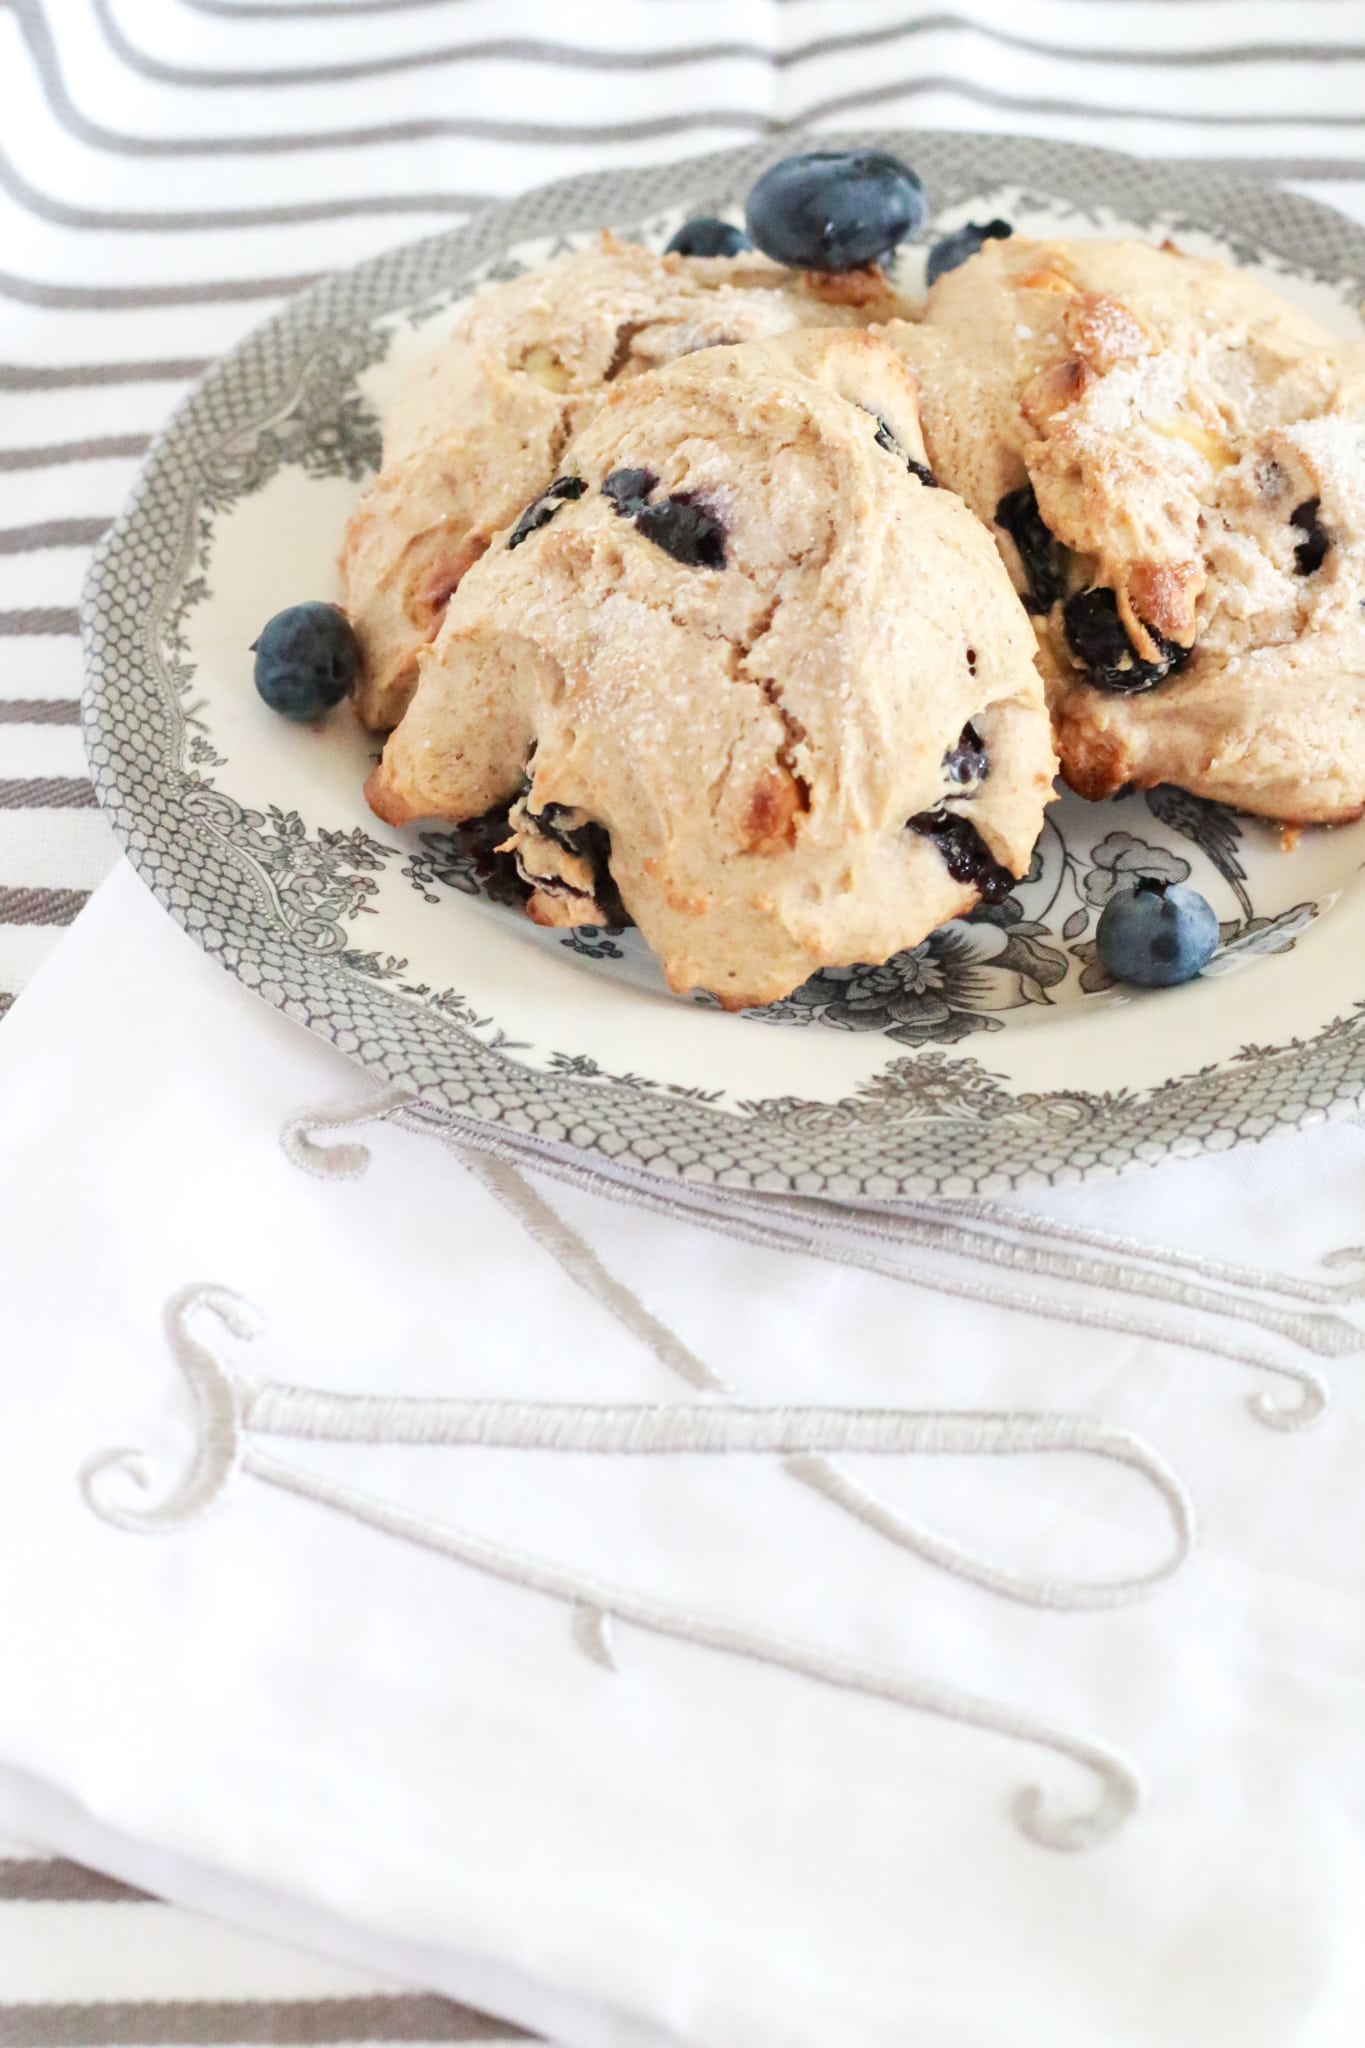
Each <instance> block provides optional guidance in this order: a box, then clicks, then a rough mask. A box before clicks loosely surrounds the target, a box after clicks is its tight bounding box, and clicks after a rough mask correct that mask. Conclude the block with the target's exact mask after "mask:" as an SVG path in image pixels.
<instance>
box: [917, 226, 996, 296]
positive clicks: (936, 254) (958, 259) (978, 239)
mask: <svg viewBox="0 0 1365 2048" xmlns="http://www.w3.org/2000/svg"><path fill="white" fill-rule="evenodd" d="M1013 233H1014V229H1013V228H1012V227H1011V226H1010V224H1009V222H1008V221H1007V220H988V221H987V222H986V225H985V227H984V228H979V227H978V226H977V224H976V222H975V221H974V220H969V221H968V222H967V225H966V227H963V228H954V229H953V232H952V233H951V234H950V235H945V236H944V237H943V239H942V241H941V242H935V244H934V246H933V248H932V249H931V250H930V251H929V262H928V266H927V267H926V269H925V273H924V276H925V282H926V283H928V284H934V283H936V282H937V280H938V279H939V278H940V277H942V275H943V273H944V271H945V270H956V269H957V267H958V265H959V264H961V263H965V262H966V261H967V258H968V257H969V256H975V255H977V254H979V252H980V251H981V250H982V249H983V248H984V247H985V245H986V243H987V242H1003V241H1004V240H1005V239H1006V237H1007V236H1009V235H1012V234H1013Z"/></svg>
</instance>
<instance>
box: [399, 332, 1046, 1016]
mask: <svg viewBox="0 0 1365 2048" xmlns="http://www.w3.org/2000/svg"><path fill="white" fill-rule="evenodd" d="M1034 652H1035V650H1034V643H1033V636H1032V633H1031V631H1030V628H1029V623H1028V620H1027V618H1026V616H1025V614H1024V612H1023V610H1022V608H1021V606H1020V603H1019V600H1018V599H1017V597H1016V596H1015V593H1014V591H1013V589H1012V588H1011V586H1010V581H1009V577H1008V575H1007V574H1006V572H1005V570H1004V567H1003V565H1002V564H1001V562H1000V559H999V556H998V555H997V553H996V551H995V548H994V546H993V544H992V541H991V537H990V534H989V533H988V531H987V530H986V528H984V527H983V526H981V525H980V524H979V522H978V521H977V520H975V519H974V518H973V517H972V515H971V514H970V513H969V512H968V511H967V509H966V507H965V506H964V505H963V504H962V503H961V502H960V501H959V500H958V499H956V498H955V497H953V496H952V495H951V494H950V493H949V492H947V491H944V490H939V489H936V488H933V487H932V480H931V479H929V477H928V471H927V469H926V468H925V467H924V448H923V442H922V440H921V437H920V429H919V419H918V412H917V406H916V399H915V386H914V380H913V377H912V376H911V375H910V373H909V372H908V371H907V369H906V367H905V365H904V364H903V363H902V362H901V361H899V359H898V358H897V357H896V356H895V355H894V354H893V353H892V352H891V351H890V350H889V349H888V348H887V347H886V346H885V344H884V343H883V342H881V341H879V340H878V339H877V338H876V337H875V336H873V335H872V334H870V333H867V332H848V331H845V332H836V331H827V332H823V333H806V334H802V335H791V336H787V337H784V338H783V339H781V340H776V341H771V342H759V343H751V344H748V345H746V346H743V347H737V348H718V349H714V350H711V351H708V352H707V353H706V354H705V355H696V356H689V357H687V358H686V359H684V360H682V361H679V362H675V363H673V364H672V365H670V366H669V367H667V368H665V369H662V370H659V371H657V372H655V373H654V374H652V375H649V376H642V377H640V378H638V379H635V380H633V381H632V382H631V383H630V384H629V385H627V386H620V387H618V388H617V389H616V390H615V391H614V392H613V393H612V395H611V397H610V398H609V399H608V401H607V402H606V403H605V405H604V406H603V407H602V408H601V410H600V411H599V412H598V414H597V417H596V418H595V419H594V421H593V423H592V424H591V426H589V428H588V429H587V430H586V432H585V433H584V434H583V435H582V436H581V437H580V439H579V440H578V441H577V442H575V443H574V445H573V446H572V448H571V449H570V450H569V451H568V452H567V454H566V455H565V458H564V467H563V474H562V475H561V476H560V477H559V478H558V479H557V480H556V484H555V488H554V491H553V492H552V493H551V494H550V495H548V496H547V497H546V498H544V499H543V500H542V501H541V502H540V503H539V504H538V505H534V506H532V507H531V508H529V510H528V511H527V512H526V513H525V514H523V516H522V518H521V519H520V520H519V521H518V522H517V524H516V526H515V527H513V528H511V529H510V530H508V531H505V532H504V533H502V534H500V535H499V536H497V538H496V539H495V540H494V542H493V545H492V547H491V548H490V549H489V551H488V552H487V553H486V554H485V555H484V556H483V558H482V559H481V560H480V561H479V562H478V563H477V564H476V565H475V566H474V568H472V569H471V570H470V572H469V574H468V575H467V576H466V578H465V580H464V582H463V583H462V584H461V586H460V589H459V591H458V593H457V594H456V596H455V598H454V599H453V601H452V603H451V605H450V608H449V611H448V613H447V616H446V619H445V623H444V625H443V626H442V628H441V632H440V634H439V636H438V638H437V640H436V642H435V643H434V645H433V646H432V648H431V649H430V650H429V651H428V652H427V654H426V655H425V656H424V659H423V663H422V669H421V679H420V682H419V685H418V689H417V694H416V696H415V698H414V700H413V703H412V707H411V709H410V710H409V712H408V714H407V716H406V717H405V719H404V720H403V723H402V724H401V725H400V726H399V728H398V730H397V732H395V733H394V734H393V735H392V737H391V738H390V740H389V742H388V745H387V746H386V748H385V750H384V755H383V759H382V762H381V764H380V766H379V768H378V769H377V770H376V771H375V774H374V775H373V777H372V778H371V782H370V785H369V791H368V793H369V796H370V801H371V803H372V804H373V805H374V808H375V809H376V810H377V811H378V813H379V815H380V816H381V817H383V818H385V819H386V820H388V821H389V822H390V823H401V822H403V821H406V820H409V819H413V818H427V817H434V818H445V819H451V820H463V819H467V818H471V817H474V816H477V815H480V814H482V813H484V812H487V811H489V810H490V809H493V808H494V807H496V806H498V805H500V804H505V803H509V802H510V803H512V804H513V810H512V817H511V831H512V835H513V841H514V844H515V847H516V851H517V855H518V860H519V863H520V865H521V868H522V871H523V874H524V875H525V876H526V878H527V879H528V880H529V881H530V882H531V884H532V886H533V889H534V892H535V893H534V894H533V896H532V899H531V914H532V916H533V917H535V918H536V919H537V921H539V922H541V923H545V924H565V925H568V924H584V923H586V924H601V923H603V922H608V921H610V920H611V914H612V911H613V909H614V908H615V905H614V902H613V900H612V899H613V895H614V892H619V896H620V898H621V900H622V901H623V903H624V906H625V909H626V910H627V911H628V912H629V913H630V915H631V916H632V917H633V918H634V920H635V921H636V923H637V924H638V925H639V927H640V929H641V931H642V932H643V934H644V936H645V938H646V939H647V940H648V942H649V944H650V945H651V947H652V948H653V949H654V951H655V953H656V954H657V955H658V956H659V958H660V960H661V962H662V964H663V968H664V972H665V974H666V976H667V978H668V981H669V983H670V984H671V986H672V987H674V988H675V989H678V990H686V989H692V988H698V989H705V990H709V991H710V992H712V993H713V994H715V995H716V996H717V997H719V999H720V1000H721V1001H722V1002H723V1003H724V1004H725V1005H726V1006H727V1007H733V1008H738V1007H743V1006H745V1005H749V1004H759V1003H766V1002H771V1001H773V1000H775V999H776V998H778V997H780V996H783V995H786V994H788V993H789V992H790V991H791V990H792V989H793V988H795V987H797V986H798V985H799V984H800V983H801V982H803V981H805V980H806V979H807V978H808V977H809V976H810V975H811V974H812V973H814V972H815V971H816V970H817V969H818V968H820V967H824V966H831V965H843V964H849V963H854V962H868V963H876V962H880V961H882V960H885V959H886V958H888V957H889V956H890V955H891V954H892V953H895V952H897V951H899V950H900V949H901V948H903V947H905V946H910V945H914V944H916V943H918V942H919V941H920V940H921V939H923V938H924V937H925V936H926V935H927V934H928V933H929V932H931V931H933V930H934V929H935V928H936V927H937V926H938V925H940V924H942V923H944V922H945V921H946V920H947V919H949V918H952V917H954V916H957V915H960V914H962V913H964V912H966V911H967V910H969V909H971V908H972V906H973V905H974V904H975V903H976V902H977V901H978V900H979V899H980V897H981V896H982V895H983V894H985V895H987V896H991V897H995V896H998V895H999V894H1002V893H1003V892H1004V890H1005V889H1007V888H1008V886H1009V881H1010V878H1011V877H1012V876H1018V875H1022V874H1023V873H1024V872H1025V871H1026V870H1027V868H1028V865H1029V860H1030V856H1031V854H1032V852H1033V848H1034V844H1035V842H1036V840H1037V837H1038V833H1039V830H1040V828H1041V825H1042V818H1043V808H1044V805H1045V804H1046V803H1047V801H1048V798H1049V796H1050V794H1051V782H1052V775H1053V772H1054V767H1055V761H1054V756H1053V752H1052V744H1051V738H1050V733H1049V728H1048V720H1047V712H1046V707H1045V705H1044V701H1043V691H1042V682H1041V678H1040V676H1039V674H1038V670H1037V666H1036V663H1035V660H1034ZM608 854H609V870H608V867H607V858H608Z"/></svg>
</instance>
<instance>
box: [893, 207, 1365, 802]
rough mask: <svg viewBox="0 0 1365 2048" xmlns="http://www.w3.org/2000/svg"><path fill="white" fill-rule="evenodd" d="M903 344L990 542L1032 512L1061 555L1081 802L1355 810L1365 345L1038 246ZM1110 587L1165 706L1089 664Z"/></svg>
mask: <svg viewBox="0 0 1365 2048" xmlns="http://www.w3.org/2000/svg"><path fill="white" fill-rule="evenodd" d="M889 338H890V339H891V340H892V342H893V344H894V345H895V346H896V347H897V348H898V349H900V350H901V351H902V352H903V353H904V354H905V355H906V356H907V358H908V359H909V360H910V361H911V362H912V363H913V364H914V365H915V367H916V369H917V371H918V373H919V375H920V378H921V382H922V387H923V389H922V408H923V415H924V422H925V436H926V441H927V443H928V446H929V450H930V455H931V459H932V460H933V462H934V464H935V467H936V468H937V469H938V471H939V473H940V474H941V475H942V476H943V478H944V480H945V481H946V482H948V483H949V484H950V485H952V487H953V488H954V489H956V490H959V491H960V492H961V493H962V495H963V496H964V497H965V498H966V500H967V502H968V503H969V504H970V505H971V506H972V508H973V510H974V511H975V512H976V513H977V514H978V516H979V517H981V518H982V519H986V520H992V521H993V520H994V519H995V518H996V515H997V513H998V512H1000V509H1001V505H1002V501H1008V500H1009V499H1010V495H1011V494H1017V493H1030V492H1031V493H1032V497H1033V499H1034V501H1035V502H1036V507H1037V512H1038V515H1039V518H1040V519H1041V521H1042V524H1043V527H1044V528H1045V529H1046V531H1047V533H1050V534H1051V535H1052V536H1053V538H1054V540H1055V541H1056V542H1057V543H1059V544H1060V547H1059V550H1058V552H1057V555H1056V563H1057V576H1058V579H1059V582H1058V587H1057V590H1056V591H1047V590H1044V591H1043V592H1042V593H1041V597H1042V599H1043V604H1042V605H1041V607H1040V610H1039V616H1038V618H1037V626H1038V632H1039V638H1040V643H1041V645H1040V658H1041V660H1042V662H1043V667H1044V672H1045V674H1046V675H1047V678H1048V683H1049V694H1050V697H1051V701H1052V706H1053V711H1054V717H1055V721H1056V732H1057V744H1058V750H1059V753H1060V756H1061V761H1062V772H1063V774H1064V775H1065V777H1066V779H1067V781H1068V782H1069V783H1070V784H1071V786H1072V787H1073V788H1075V789H1077V790H1078V791H1079V792H1080V793H1081V794H1082V795H1085V796H1089V797H1102V796H1107V795H1109V794H1112V793H1113V792H1114V791H1115V790H1117V789H1120V788H1123V787H1125V786H1127V785H1136V786H1139V787H1150V786H1152V785H1154V784H1156V783H1160V782H1171V783H1175V784H1177V785H1179V786H1180V787H1182V788H1185V789H1189V790H1192V791H1194V792H1195V793H1197V794H1200V795H1204V796H1209V797H1213V798H1216V799H1218V800H1220V801H1224V802H1227V803H1230V804H1235V805H1238V806H1240V807H1241V808H1243V809H1246V810H1249V811H1254V812H1258V813H1261V814H1263V815H1265V816H1268V817H1274V818H1281V819H1286V820H1291V819H1292V820H1295V821H1324V822H1332V821H1339V820H1342V819H1345V818H1348V817H1353V816H1355V815H1357V814H1358V813H1359V812H1360V810H1361V808H1362V805H1365V732H1362V729H1361V728H1362V720H1363V712H1362V706H1365V632H1363V631H1362V627H1365V613H1362V610H1361V605H1362V601H1363V600H1365V436H1362V431H1361V422H1362V418H1363V417H1365V346H1362V345H1361V344H1359V343H1356V342H1350V341H1345V340H1342V339H1340V338H1338V337H1336V336H1334V335H1332V334H1330V333H1329V332H1327V331H1326V330H1325V329H1323V328H1322V327H1320V326H1319V324H1318V323H1317V322H1316V321H1314V320H1313V319H1311V318H1310V317H1309V316H1308V315H1307V314H1305V313H1303V312H1301V311H1300V310H1299V309H1298V308H1297V307H1295V306H1292V305H1291V304H1289V303H1288V302H1287V301H1285V300H1283V299H1281V298H1280V297H1279V295H1278V294H1277V293H1275V292H1274V291H1273V290H1271V289H1270V288H1269V287H1268V286H1266V285H1265V284H1263V283H1262V282H1261V281H1260V280H1259V279H1257V278H1255V277H1251V276H1249V275H1247V274H1245V273H1243V272H1239V271H1234V270H1232V269H1230V268H1228V267H1227V266H1226V265H1224V264H1221V263H1217V262H1211V261H1205V260H1203V259H1199V258H1195V257H1191V256H1186V255H1183V254H1181V253H1180V252H1179V251H1177V250H1174V249H1172V248H1169V247H1166V248H1160V249H1158V248H1153V247H1149V246H1147V245H1145V244H1139V243H1132V242H1107V241H1058V242H1048V243H1040V242H1030V241H1027V240H1025V239H1023V238H1014V239H1012V240H1009V241H1000V242H992V243H989V244H988V245H987V246H986V248H985V249H983V250H982V252H981V253H980V254H979V255H977V256H974V257H973V258H971V259H970V260H969V261H968V262H967V263H966V264H964V265H962V266H961V267H960V268H959V269H958V270H956V271H953V272H950V273H948V274H947V275H946V276H944V277H942V278H941V279H939V281H938V282H937V283H936V284H935V286H934V287H933V289H932V290H931V292H930V293H929V296H928V300H927V303H926V308H925V319H924V322H923V323H922V324H920V325H917V326H910V325H906V324H898V325H896V326H894V327H893V328H891V329H890V330H889ZM1007 523H1008V522H1007ZM996 533H997V538H998V542H999V545H1000V548H1001V552H1002V554H1003V555H1004V557H1005V560H1006V563H1007V565H1008V566H1009V568H1010V570H1011V573H1012V575H1013V576H1014V579H1015V583H1016V586H1017V587H1018V588H1019V589H1020V591H1021V592H1022V593H1025V594H1026V595H1029V596H1032V597H1034V598H1036V597H1038V595H1039V593H1037V592H1036V591H1033V590H1032V589H1031V584H1030V577H1029V575H1028V573H1027V565H1026V563H1025V562H1024V560H1023V558H1022V556H1021V554H1020V551H1019V548H1018V547H1017V545H1016V542H1015V540H1014V539H1013V538H1012V537H1011V535H1010V533H1009V532H1007V531H1006V530H1005V526H1004V525H997V526H996ZM1314 535H1320V536H1321V537H1322V539H1323V540H1324V541H1325V542H1326V545H1325V547H1324V548H1322V549H1321V551H1320V558H1318V557H1319V549H1318V548H1317V547H1316V546H1315V547H1313V548H1309V549H1308V550H1307V552H1304V551H1303V550H1304V546H1305V542H1306V541H1307V540H1309V539H1310V538H1312V537H1313V536H1314ZM1094 588H1099V589H1103V590H1107V591H1112V592H1113V593H1114V604H1115V609H1116V613H1117V619H1118V622H1119V625H1120V627H1121V630H1122V633H1123V635H1124V636H1125V637H1126V640H1127V642H1128V645H1129V646H1130V647H1131V649H1132V651H1133V654H1134V656H1135V657H1136V659H1138V660H1139V661H1142V662H1151V663H1153V664H1155V665H1156V666H1157V667H1158V668H1161V667H1164V668H1166V669H1167V670H1168V673H1167V674H1166V675H1165V677H1164V679H1163V680H1161V681H1159V682H1157V683H1156V684H1155V686H1154V687H1151V688H1149V689H1147V690H1140V691H1135V692H1134V693H1132V694H1123V693H1121V692H1120V691H1116V690H1114V689H1110V688H1106V687H1102V686H1097V685H1096V684H1095V683H1093V682H1092V681H1091V680H1090V679H1089V677H1088V675H1087V673H1086V671H1085V669H1084V668H1083V667H1082V666H1081V663H1080V660H1079V659H1078V656H1077V654H1076V651H1075V650H1074V649H1073V647H1072V645H1071V640H1070V637H1069V634H1068V630H1067V625H1066V617H1065V611H1064V606H1063V603H1062V602H1061V597H1063V596H1065V595H1070V594H1074V593H1075V592H1076V591H1078V590H1084V589H1094ZM1049 600H1051V601H1049Z"/></svg>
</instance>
